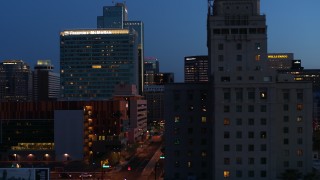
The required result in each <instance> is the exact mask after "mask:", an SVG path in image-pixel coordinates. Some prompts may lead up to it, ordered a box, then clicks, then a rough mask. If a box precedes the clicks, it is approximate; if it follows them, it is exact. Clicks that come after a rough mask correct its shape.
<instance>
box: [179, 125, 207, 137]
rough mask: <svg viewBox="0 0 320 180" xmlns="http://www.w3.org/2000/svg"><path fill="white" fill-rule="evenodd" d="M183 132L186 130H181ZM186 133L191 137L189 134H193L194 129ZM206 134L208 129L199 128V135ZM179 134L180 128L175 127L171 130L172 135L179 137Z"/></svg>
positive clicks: (189, 129)
mask: <svg viewBox="0 0 320 180" xmlns="http://www.w3.org/2000/svg"><path fill="white" fill-rule="evenodd" d="M183 130H186V129H185V128H183ZM186 132H187V133H188V134H189V135H191V134H193V132H194V128H188V129H187V131H186ZM207 132H208V129H207V128H206V127H202V128H200V134H207ZM180 133H181V129H180V128H177V127H175V128H174V129H173V134H174V135H179V134H180ZM196 134H198V133H196Z"/></svg>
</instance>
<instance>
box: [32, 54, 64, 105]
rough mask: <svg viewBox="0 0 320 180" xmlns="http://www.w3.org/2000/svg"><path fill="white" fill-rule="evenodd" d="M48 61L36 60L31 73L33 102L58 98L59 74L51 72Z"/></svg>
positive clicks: (50, 65)
mask: <svg viewBox="0 0 320 180" xmlns="http://www.w3.org/2000/svg"><path fill="white" fill-rule="evenodd" d="M53 69H54V67H53V65H52V64H51V61H50V60H38V61H37V64H36V65H35V67H34V72H33V100H35V101H47V100H57V99H58V98H59V96H60V74H58V73H55V72H53Z"/></svg>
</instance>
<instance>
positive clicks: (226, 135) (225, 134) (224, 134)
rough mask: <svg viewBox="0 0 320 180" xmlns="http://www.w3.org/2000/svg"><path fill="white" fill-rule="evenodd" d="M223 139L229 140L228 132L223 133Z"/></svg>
mask: <svg viewBox="0 0 320 180" xmlns="http://www.w3.org/2000/svg"><path fill="white" fill-rule="evenodd" d="M223 137H224V138H225V139H229V138H230V132H228V131H225V132H224V133H223Z"/></svg>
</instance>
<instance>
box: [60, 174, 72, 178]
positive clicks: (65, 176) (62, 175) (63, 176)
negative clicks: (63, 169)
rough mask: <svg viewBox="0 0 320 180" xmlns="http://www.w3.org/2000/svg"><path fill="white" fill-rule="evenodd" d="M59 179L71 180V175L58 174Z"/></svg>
mask: <svg viewBox="0 0 320 180" xmlns="http://www.w3.org/2000/svg"><path fill="white" fill-rule="evenodd" d="M59 178H61V179H69V178H70V179H71V178H72V175H71V174H69V173H60V174H59Z"/></svg>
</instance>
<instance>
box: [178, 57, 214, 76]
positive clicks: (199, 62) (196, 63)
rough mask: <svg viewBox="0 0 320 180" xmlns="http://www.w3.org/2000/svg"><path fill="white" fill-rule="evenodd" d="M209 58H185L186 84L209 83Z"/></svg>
mask: <svg viewBox="0 0 320 180" xmlns="http://www.w3.org/2000/svg"><path fill="white" fill-rule="evenodd" d="M208 69H209V63H208V56H188V57H185V58H184V82H208V81H209V71H208Z"/></svg>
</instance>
